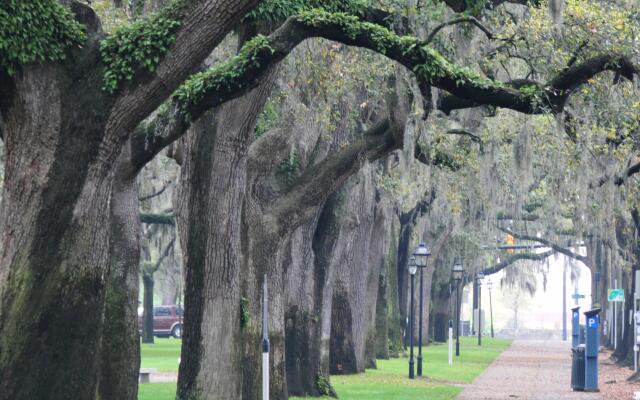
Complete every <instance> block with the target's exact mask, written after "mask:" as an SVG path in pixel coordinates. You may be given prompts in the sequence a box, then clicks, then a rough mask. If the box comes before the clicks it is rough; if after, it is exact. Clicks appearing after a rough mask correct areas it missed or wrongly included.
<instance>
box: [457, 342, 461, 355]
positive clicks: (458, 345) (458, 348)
mask: <svg viewBox="0 0 640 400" xmlns="http://www.w3.org/2000/svg"><path fill="white" fill-rule="evenodd" d="M459 355H460V342H456V356H459Z"/></svg>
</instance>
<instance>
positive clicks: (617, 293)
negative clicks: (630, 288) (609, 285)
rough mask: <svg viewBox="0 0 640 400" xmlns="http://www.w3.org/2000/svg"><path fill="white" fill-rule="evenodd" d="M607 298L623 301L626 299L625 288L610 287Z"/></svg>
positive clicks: (613, 300)
mask: <svg viewBox="0 0 640 400" xmlns="http://www.w3.org/2000/svg"><path fill="white" fill-rule="evenodd" d="M607 300H609V301H612V302H618V303H622V302H623V301H624V289H609V293H608V296H607Z"/></svg>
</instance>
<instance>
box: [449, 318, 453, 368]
mask: <svg viewBox="0 0 640 400" xmlns="http://www.w3.org/2000/svg"><path fill="white" fill-rule="evenodd" d="M449 365H453V321H451V320H449Z"/></svg>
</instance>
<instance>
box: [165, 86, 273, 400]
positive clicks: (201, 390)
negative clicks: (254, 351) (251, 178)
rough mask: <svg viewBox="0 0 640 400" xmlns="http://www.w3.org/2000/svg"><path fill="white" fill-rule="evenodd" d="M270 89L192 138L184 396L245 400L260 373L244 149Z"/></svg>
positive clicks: (184, 227)
mask: <svg viewBox="0 0 640 400" xmlns="http://www.w3.org/2000/svg"><path fill="white" fill-rule="evenodd" d="M270 87H271V80H270V79H269V80H267V82H266V83H265V84H264V85H261V86H260V87H258V88H257V89H256V90H254V91H253V92H252V93H250V94H248V95H246V96H244V97H242V98H239V99H237V100H234V101H231V102H229V103H226V104H224V105H223V106H221V107H220V108H219V109H217V110H216V111H215V112H214V113H212V114H211V115H209V116H208V117H206V118H202V119H201V120H200V121H198V122H197V123H196V124H194V126H193V128H192V131H191V132H190V134H189V135H188V136H187V138H186V146H185V148H186V152H185V160H184V162H183V167H182V172H181V188H180V191H181V194H180V195H179V198H180V199H181V200H180V201H179V206H178V221H179V223H178V227H179V231H180V240H181V244H182V248H183V249H184V262H185V273H186V283H185V319H184V323H185V325H184V336H183V344H182V362H181V364H180V371H179V378H178V398H179V399H189V400H191V399H229V400H237V399H239V398H243V391H244V388H243V382H244V381H245V380H244V378H243V376H244V374H245V373H251V371H255V370H256V368H254V367H251V368H245V367H244V366H243V361H244V359H245V357H244V356H243V352H244V351H243V342H242V341H243V336H244V335H243V330H244V329H246V328H247V326H244V327H243V324H242V322H241V313H242V311H243V310H241V309H242V308H243V306H242V304H243V302H242V301H241V297H242V293H241V284H242V282H241V278H240V271H241V268H242V263H241V254H243V251H242V249H241V234H242V229H241V223H242V204H243V200H244V194H245V189H246V152H247V149H248V147H249V144H250V142H251V138H252V136H253V131H254V127H255V121H256V118H257V116H258V114H259V113H260V111H261V110H262V107H263V105H264V102H265V101H266V98H267V97H268V94H269V93H270ZM255 322H256V321H255V320H254V322H253V323H254V324H255ZM245 338H246V337H245ZM255 346H258V342H255ZM252 365H253V364H252Z"/></svg>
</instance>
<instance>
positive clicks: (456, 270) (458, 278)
mask: <svg viewBox="0 0 640 400" xmlns="http://www.w3.org/2000/svg"><path fill="white" fill-rule="evenodd" d="M463 273H464V268H462V265H460V263H459V262H456V263H455V264H454V265H453V269H452V270H451V275H452V278H453V281H454V282H455V283H456V356H459V355H460V282H462V274H463Z"/></svg>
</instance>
